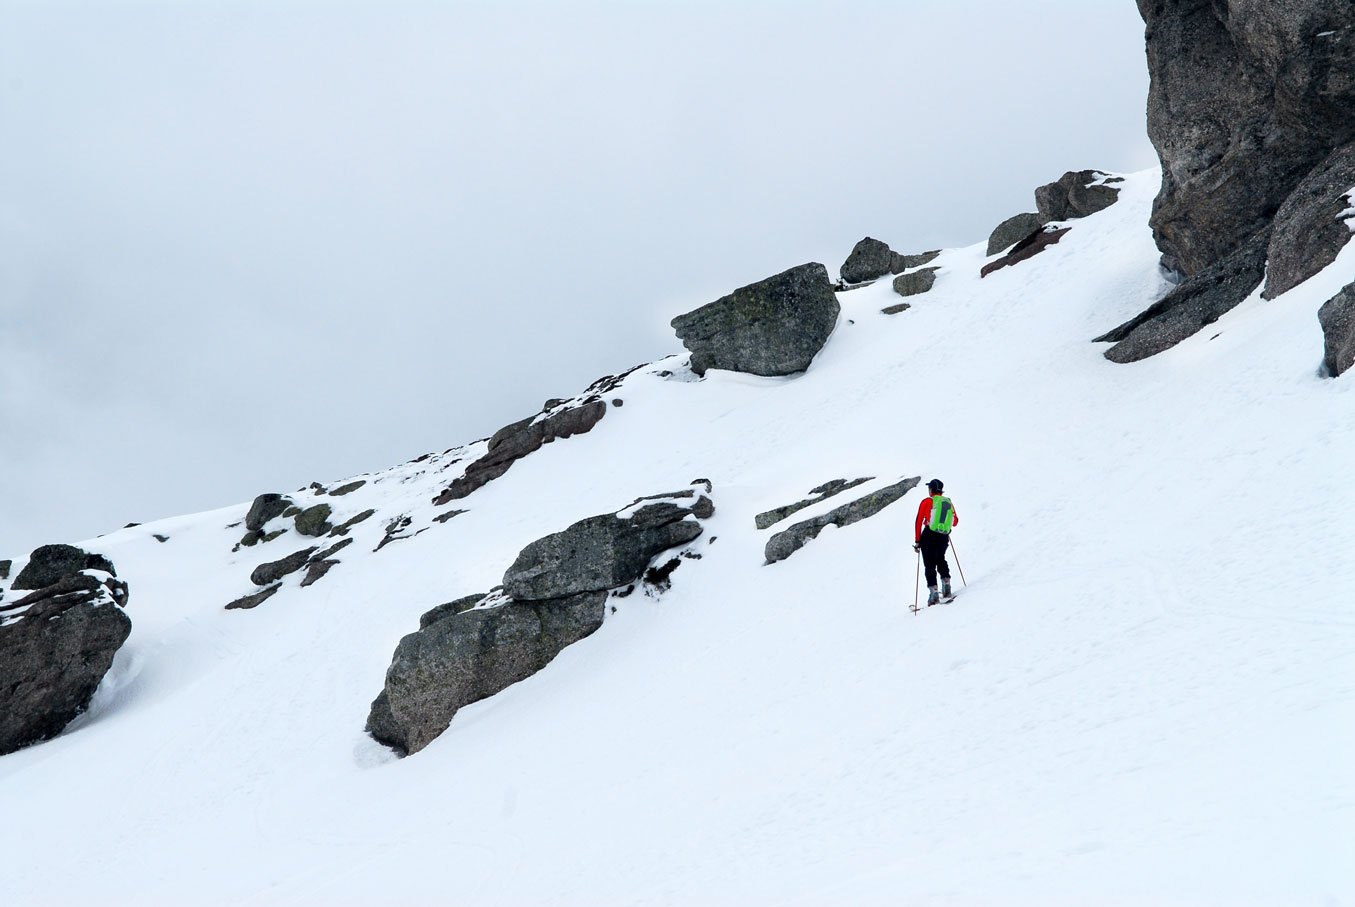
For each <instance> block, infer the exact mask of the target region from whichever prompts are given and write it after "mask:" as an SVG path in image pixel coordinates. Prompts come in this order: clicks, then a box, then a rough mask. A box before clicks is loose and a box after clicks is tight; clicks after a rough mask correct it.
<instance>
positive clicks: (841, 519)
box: [763, 476, 922, 564]
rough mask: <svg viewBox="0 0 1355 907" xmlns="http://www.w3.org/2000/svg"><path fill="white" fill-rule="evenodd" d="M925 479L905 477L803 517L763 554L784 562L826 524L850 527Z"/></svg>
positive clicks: (769, 559)
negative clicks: (831, 507)
mask: <svg viewBox="0 0 1355 907" xmlns="http://www.w3.org/2000/svg"><path fill="white" fill-rule="evenodd" d="M921 481H922V477H921V476H913V477H912V478H911V479H902V480H901V481H898V482H895V483H894V484H893V485H889V486H886V487H885V488H881V489H880V490H879V491H875V492H871V493H870V494H868V495H865V496H864V497H860V498H857V499H856V500H855V501H852V502H851V503H850V504H843V505H842V506H841V507H838V508H836V509H834V510H830V511H828V512H827V513H825V514H823V515H822V516H817V517H814V518H813V519H809V520H803V521H801V522H799V523H796V524H795V525H793V526H791V527H790V528H788V529H783V530H781V531H780V532H778V533H776V534H775V535H773V536H772V537H771V538H770V539H768V540H767V545H766V547H765V548H764V549H763V556H764V557H766V558H767V563H769V564H773V563H776V562H777V561H783V560H785V559H786V558H788V557H790V556H791V555H792V554H794V553H795V552H796V551H799V550H800V549H801V548H803V547H804V546H805V545H806V544H807V543H808V542H809V541H810V539H813V538H816V537H817V536H818V534H819V533H820V532H822V531H823V529H824V527H825V526H850V525H851V524H852V523H855V522H858V521H860V520H864V519H866V518H867V517H872V516H874V515H875V514H877V513H879V512H880V511H881V510H884V509H885V508H886V507H888V506H889V505H890V504H892V503H894V502H895V501H897V500H898V499H899V498H901V497H903V496H904V495H905V494H907V493H908V492H909V491H910V490H912V489H913V488H914V487H915V486H916V485H917V483H918V482H921Z"/></svg>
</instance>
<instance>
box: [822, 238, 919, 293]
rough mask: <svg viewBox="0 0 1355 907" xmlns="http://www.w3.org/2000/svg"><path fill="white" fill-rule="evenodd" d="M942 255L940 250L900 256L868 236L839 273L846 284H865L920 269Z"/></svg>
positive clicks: (853, 248) (843, 264) (855, 248)
mask: <svg viewBox="0 0 1355 907" xmlns="http://www.w3.org/2000/svg"><path fill="white" fill-rule="evenodd" d="M940 254H941V252H940V250H939V249H938V250H935V251H932V252H923V253H922V254H920V255H900V254H899V253H898V252H895V251H893V250H892V249H890V248H889V246H888V245H886V244H885V243H883V242H881V241H880V240H878V239H871V238H870V237H869V236H867V237H866V238H865V239H863V240H861V241H860V242H859V243H857V244H856V245H855V246H853V247H852V251H851V254H849V255H848V256H847V260H846V261H845V262H843V263H842V267H841V268H840V269H839V271H838V273H839V274H841V276H842V281H843V282H844V283H848V284H859V283H865V282H867V281H871V280H878V279H879V278H881V277H884V276H885V275H886V274H899V273H901V272H903V271H906V270H908V269H909V268H916V267H920V266H922V265H925V264H927V262H929V261H931V260H932V259H934V258H936V256H938V255H940Z"/></svg>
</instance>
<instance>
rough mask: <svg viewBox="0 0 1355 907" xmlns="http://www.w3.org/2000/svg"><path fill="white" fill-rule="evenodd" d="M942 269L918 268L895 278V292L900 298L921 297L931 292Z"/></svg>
mask: <svg viewBox="0 0 1355 907" xmlns="http://www.w3.org/2000/svg"><path fill="white" fill-rule="evenodd" d="M939 270H941V269H940V268H918V269H917V270H916V271H909V272H908V273H907V274H900V275H899V276H898V277H895V278H894V292H895V293H898V294H899V295H900V296H919V295H921V294H923V293H929V292H931V289H932V287H933V286H935V285H936V272H937V271H939Z"/></svg>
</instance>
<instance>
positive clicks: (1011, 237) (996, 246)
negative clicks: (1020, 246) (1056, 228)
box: [988, 211, 1049, 255]
mask: <svg viewBox="0 0 1355 907" xmlns="http://www.w3.org/2000/svg"><path fill="white" fill-rule="evenodd" d="M1047 223H1049V222H1048V221H1047V220H1045V219H1044V218H1043V217H1041V216H1040V215H1038V214H1035V213H1033V212H1029V211H1028V212H1026V213H1024V214H1015V215H1013V216H1011V217H1009V218H1007V219H1006V220H1004V221H1003V222H1002V223H1000V224H998V225H997V226H996V227H994V228H993V232H992V233H990V234H988V254H989V255H996V254H997V253H999V252H1001V251H1002V250H1003V249H1010V248H1011V247H1012V246H1014V245H1016V244H1017V243H1019V242H1020V241H1021V240H1023V239H1025V238H1026V237H1028V236H1034V235H1035V234H1036V233H1038V232H1039V231H1040V229H1041V228H1042V227H1043V226H1044V225H1045V224H1047Z"/></svg>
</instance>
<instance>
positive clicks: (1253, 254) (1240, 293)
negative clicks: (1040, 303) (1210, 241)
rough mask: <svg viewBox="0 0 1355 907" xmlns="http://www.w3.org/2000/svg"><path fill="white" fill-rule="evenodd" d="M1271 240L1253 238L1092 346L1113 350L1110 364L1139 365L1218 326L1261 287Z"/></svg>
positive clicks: (1261, 235)
mask: <svg viewBox="0 0 1355 907" xmlns="http://www.w3.org/2000/svg"><path fill="white" fill-rule="evenodd" d="M1269 239H1270V236H1269V233H1268V232H1267V231H1265V230H1262V231H1260V232H1259V233H1256V234H1255V235H1253V236H1252V238H1251V240H1250V241H1249V242H1248V243H1247V244H1246V245H1244V246H1243V247H1242V248H1240V249H1237V250H1236V251H1234V252H1233V253H1232V254H1231V255H1229V256H1227V257H1226V258H1224V259H1223V260H1222V261H1220V262H1218V263H1217V264H1215V265H1213V266H1212V267H1209V268H1206V269H1205V270H1203V271H1201V272H1200V273H1199V274H1196V275H1195V276H1194V277H1188V278H1186V279H1185V280H1184V281H1182V282H1181V283H1180V284H1179V285H1178V286H1177V287H1176V288H1174V289H1173V290H1172V291H1171V292H1170V293H1168V294H1167V295H1166V296H1164V297H1162V298H1161V299H1160V300H1158V301H1157V302H1156V303H1154V304H1153V305H1152V306H1150V307H1149V308H1148V309H1146V310H1144V311H1143V312H1141V313H1139V314H1138V315H1136V316H1134V317H1133V318H1131V319H1129V320H1128V321H1126V322H1125V323H1124V324H1122V325H1120V326H1119V327H1117V328H1115V329H1114V330H1111V331H1108V332H1107V333H1105V334H1102V335H1101V336H1100V337H1097V338H1095V340H1094V341H1093V342H1103V341H1110V342H1113V343H1114V344H1115V345H1114V346H1112V347H1111V348H1110V349H1108V350H1106V353H1105V356H1106V358H1107V359H1109V360H1110V361H1111V362H1120V363H1125V362H1137V361H1138V360H1140V359H1146V358H1148V357H1149V356H1152V355H1155V354H1157V353H1160V352H1162V351H1163V350H1165V349H1169V348H1171V347H1173V346H1175V345H1176V344H1178V343H1180V342H1181V341H1182V340H1185V339H1186V338H1187V337H1189V336H1191V335H1192V334H1194V333H1196V332H1197V331H1199V330H1200V328H1202V327H1204V326H1205V325H1207V324H1212V323H1214V322H1215V321H1218V320H1219V318H1220V317H1222V316H1223V314H1224V313H1225V312H1227V311H1228V310H1229V309H1232V308H1233V307H1235V306H1236V305H1237V304H1238V303H1239V302H1241V301H1242V300H1244V299H1246V298H1247V297H1248V296H1249V295H1251V292H1252V291H1253V290H1255V289H1256V288H1257V287H1258V286H1259V285H1260V283H1261V278H1262V277H1263V276H1264V275H1265V272H1266V244H1267V242H1268V241H1269Z"/></svg>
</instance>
